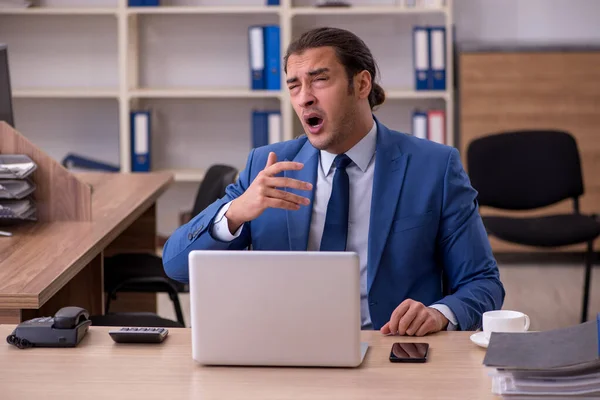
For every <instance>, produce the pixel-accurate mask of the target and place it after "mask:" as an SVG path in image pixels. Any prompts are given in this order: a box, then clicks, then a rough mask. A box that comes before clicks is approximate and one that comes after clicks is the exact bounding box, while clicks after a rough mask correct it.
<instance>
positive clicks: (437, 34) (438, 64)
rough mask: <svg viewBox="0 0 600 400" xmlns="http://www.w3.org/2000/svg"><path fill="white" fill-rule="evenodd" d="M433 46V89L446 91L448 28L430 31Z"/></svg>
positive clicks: (434, 28) (437, 28)
mask: <svg viewBox="0 0 600 400" xmlns="http://www.w3.org/2000/svg"><path fill="white" fill-rule="evenodd" d="M429 34H430V36H429V43H430V45H431V87H430V88H431V89H432V90H446V28H444V27H432V28H430V30H429Z"/></svg>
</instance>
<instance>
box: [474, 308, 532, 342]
mask: <svg viewBox="0 0 600 400" xmlns="http://www.w3.org/2000/svg"><path fill="white" fill-rule="evenodd" d="M529 322H530V321H529V316H528V315H527V314H523V313H522V312H519V311H510V310H496V311H488V312H485V313H483V332H484V334H485V338H486V339H489V338H490V336H491V334H492V332H525V331H527V330H528V329H529Z"/></svg>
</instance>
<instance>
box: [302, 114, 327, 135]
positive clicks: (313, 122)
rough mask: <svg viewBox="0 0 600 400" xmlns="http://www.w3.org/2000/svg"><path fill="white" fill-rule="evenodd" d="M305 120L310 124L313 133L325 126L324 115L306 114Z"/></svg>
mask: <svg viewBox="0 0 600 400" xmlns="http://www.w3.org/2000/svg"><path fill="white" fill-rule="evenodd" d="M304 122H305V123H306V125H308V127H309V130H310V132H311V133H318V132H319V131H320V130H321V128H322V127H323V117H322V116H321V115H319V114H316V113H310V114H307V115H305V116H304Z"/></svg>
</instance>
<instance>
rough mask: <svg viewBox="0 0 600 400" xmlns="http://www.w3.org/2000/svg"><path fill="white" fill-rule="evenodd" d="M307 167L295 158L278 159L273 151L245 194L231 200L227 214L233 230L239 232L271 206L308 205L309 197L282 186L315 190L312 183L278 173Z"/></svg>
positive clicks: (293, 206) (295, 206)
mask: <svg viewBox="0 0 600 400" xmlns="http://www.w3.org/2000/svg"><path fill="white" fill-rule="evenodd" d="M303 167H304V165H303V164H301V163H297V162H293V161H281V162H277V156H276V155H275V153H273V152H271V153H269V158H268V159H267V165H266V166H265V168H264V169H263V170H262V171H260V172H259V173H258V175H257V176H256V178H255V179H254V181H252V183H251V184H250V186H249V187H248V189H246V191H245V192H244V194H242V195H241V196H240V197H238V198H237V199H235V200H233V201H232V202H231V205H230V206H229V209H228V210H227V212H226V213H225V216H226V217H227V221H228V225H229V231H230V232H232V233H233V232H235V231H237V230H238V228H239V227H240V226H242V224H243V223H244V222H247V221H252V220H253V219H255V218H257V217H258V216H260V215H261V214H262V213H263V212H264V211H265V210H266V209H267V208H282V209H284V210H298V209H299V208H300V206H306V205H308V204H309V200H308V198H306V197H302V196H298V195H296V194H293V193H290V192H286V191H285V190H281V189H278V188H292V189H298V190H312V187H313V186H312V184H310V183H308V182H303V181H299V180H297V179H292V178H284V177H277V176H275V175H277V174H279V173H280V172H283V171H288V170H300V169H302V168H303Z"/></svg>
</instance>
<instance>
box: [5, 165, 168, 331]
mask: <svg viewBox="0 0 600 400" xmlns="http://www.w3.org/2000/svg"><path fill="white" fill-rule="evenodd" d="M77 176H78V177H79V178H81V179H82V180H83V181H84V182H86V183H88V184H90V185H92V188H93V189H92V190H93V192H92V220H91V221H82V222H48V223H40V222H38V223H31V224H27V225H24V226H20V227H17V228H14V229H8V230H11V231H12V232H13V236H12V237H1V238H0V323H16V322H20V321H22V320H25V319H30V318H32V317H33V316H36V315H53V314H54V312H55V311H56V310H57V309H58V308H60V307H63V306H65V305H79V306H81V307H84V308H86V309H88V311H90V313H91V314H102V312H103V307H104V301H103V275H102V270H103V268H102V260H103V255H104V254H105V253H106V254H111V253H115V252H119V251H155V240H156V217H155V207H154V203H155V202H156V199H157V198H158V197H159V196H160V195H161V194H162V193H163V192H164V191H165V190H166V189H167V187H168V185H169V184H170V183H171V182H172V181H173V176H172V175H171V174H166V173H148V174H114V173H82V174H77ZM3 229H5V230H6V228H3Z"/></svg>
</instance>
